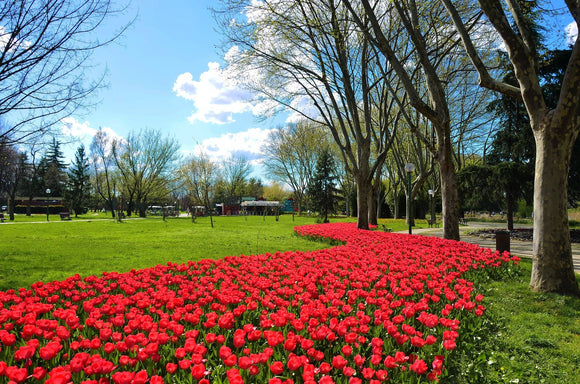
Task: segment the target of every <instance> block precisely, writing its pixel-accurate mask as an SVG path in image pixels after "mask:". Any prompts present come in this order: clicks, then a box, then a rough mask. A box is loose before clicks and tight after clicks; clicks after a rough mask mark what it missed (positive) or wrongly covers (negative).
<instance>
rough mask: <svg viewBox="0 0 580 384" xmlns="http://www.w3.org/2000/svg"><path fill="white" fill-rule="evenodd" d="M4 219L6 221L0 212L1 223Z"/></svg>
mask: <svg viewBox="0 0 580 384" xmlns="http://www.w3.org/2000/svg"><path fill="white" fill-rule="evenodd" d="M5 221H6V218H5V217H4V214H3V213H0V222H2V223H3V222H5Z"/></svg>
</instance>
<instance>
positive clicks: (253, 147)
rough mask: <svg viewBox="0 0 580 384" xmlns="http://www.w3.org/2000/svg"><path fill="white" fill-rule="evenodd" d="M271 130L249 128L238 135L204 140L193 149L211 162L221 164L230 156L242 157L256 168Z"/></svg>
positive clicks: (225, 135)
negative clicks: (202, 153)
mask: <svg viewBox="0 0 580 384" xmlns="http://www.w3.org/2000/svg"><path fill="white" fill-rule="evenodd" d="M272 131H273V129H261V128H250V129H248V130H247V131H243V132H238V133H226V134H224V135H222V136H220V137H212V138H209V139H206V140H204V141H203V142H202V143H201V144H199V145H198V146H197V147H196V148H195V150H194V151H195V152H196V153H199V151H203V152H204V153H205V154H206V155H207V156H208V157H209V158H210V159H211V160H213V161H216V162H221V161H223V160H226V159H228V158H229V157H231V156H235V157H238V156H243V157H245V158H246V159H247V160H248V161H249V162H250V164H252V165H254V166H256V165H259V164H260V163H261V162H262V159H263V156H264V155H263V153H262V146H263V145H264V143H265V142H266V139H267V138H268V135H269V134H270V132H272Z"/></svg>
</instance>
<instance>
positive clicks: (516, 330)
mask: <svg viewBox="0 0 580 384" xmlns="http://www.w3.org/2000/svg"><path fill="white" fill-rule="evenodd" d="M84 219H85V220H73V221H69V222H60V220H55V222H52V221H51V222H50V223H48V224H47V223H26V222H24V223H18V220H17V223H15V224H6V223H4V224H1V225H0V260H1V262H0V290H7V289H10V288H19V287H26V286H29V285H30V284H32V283H34V282H36V281H52V280H62V279H65V278H66V277H68V276H71V275H74V274H76V273H78V274H80V275H81V276H88V275H98V274H100V273H101V272H102V271H119V272H123V271H128V270H131V269H139V268H145V267H150V266H153V265H157V264H164V263H167V262H169V261H171V262H175V263H183V262H187V261H189V260H200V259H216V258H222V257H224V256H228V255H238V254H256V253H265V252H274V251H286V250H314V249H320V248H324V247H328V246H329V243H324V242H313V241H310V240H307V239H303V238H300V237H298V236H296V235H294V233H293V231H292V229H293V227H295V226H297V225H305V224H313V223H315V222H316V218H315V217H304V216H295V217H294V219H293V218H292V216H290V215H285V216H280V218H279V220H278V221H276V220H275V218H274V217H265V218H263V217H255V216H253V217H252V216H250V217H248V218H247V220H246V218H245V217H217V218H214V225H215V227H214V228H211V227H210V224H209V218H199V219H197V222H196V223H192V222H191V219H189V218H170V219H167V220H166V221H163V220H162V219H161V218H148V219H145V220H142V219H132V220H125V221H123V222H122V223H118V222H116V221H113V220H111V219H108V220H86V219H87V218H86V217H85V218H84ZM96 219H101V217H96ZM341 220H342V219H341ZM379 224H385V226H386V227H387V228H391V229H392V230H393V231H404V230H406V229H407V226H406V224H405V222H404V221H403V220H381V221H380V223H379ZM416 224H417V226H416V228H417V227H419V228H420V227H426V226H427V224H426V222H423V221H420V220H417V222H416ZM520 266H521V268H517V269H514V270H513V271H512V272H511V273H510V274H509V275H508V276H507V277H505V278H503V279H499V280H493V279H489V280H485V281H480V280H476V283H475V285H476V289H477V291H478V293H483V294H484V296H485V299H484V302H483V304H484V305H485V306H486V307H487V311H486V313H485V315H484V316H483V317H482V319H481V324H480V325H479V327H478V329H474V330H472V332H468V333H466V334H469V336H466V339H465V340H462V341H461V344H462V348H461V349H458V350H457V352H456V355H455V356H453V357H452V359H453V363H452V362H451V361H450V362H449V363H450V365H449V367H450V374H449V376H448V377H447V378H445V379H444V381H443V382H447V383H491V384H495V383H498V384H499V383H532V384H535V383H562V384H564V383H566V384H569V383H576V382H578V378H579V377H580V336H579V335H580V299H578V298H571V297H563V296H559V295H552V294H540V293H534V292H531V291H530V290H529V288H528V283H529V279H530V274H531V262H530V261H529V260H522V262H521V263H520ZM579 280H580V277H579Z"/></svg>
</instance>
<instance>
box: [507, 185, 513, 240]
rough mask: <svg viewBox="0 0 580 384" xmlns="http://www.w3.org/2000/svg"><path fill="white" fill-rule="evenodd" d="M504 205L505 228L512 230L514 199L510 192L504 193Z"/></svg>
mask: <svg viewBox="0 0 580 384" xmlns="http://www.w3.org/2000/svg"><path fill="white" fill-rule="evenodd" d="M506 205H507V228H508V230H510V231H513V230H514V206H515V199H514V197H513V196H512V194H511V193H506Z"/></svg>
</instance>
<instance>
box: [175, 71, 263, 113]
mask: <svg viewBox="0 0 580 384" xmlns="http://www.w3.org/2000/svg"><path fill="white" fill-rule="evenodd" d="M173 91H174V92H175V93H176V94H177V96H179V97H183V98H184V99H186V100H191V101H193V105H194V107H195V109H196V112H195V113H194V114H193V115H191V116H190V117H189V118H188V119H189V121H190V122H191V123H193V122H194V121H196V120H199V121H202V122H204V123H213V124H227V123H233V122H234V121H235V120H234V118H233V114H235V113H244V112H250V111H252V104H251V103H250V100H251V98H252V94H251V93H250V92H248V91H246V90H243V89H242V88H240V87H237V86H236V85H235V84H234V83H233V81H232V80H229V79H228V77H227V76H226V74H225V72H224V71H223V70H222V69H220V66H219V64H218V63H209V64H208V70H207V71H206V72H204V73H202V74H201V75H200V77H199V81H196V80H194V79H193V75H192V74H191V73H189V72H187V73H183V74H181V75H179V76H178V77H177V80H176V81H175V83H174V84H173Z"/></svg>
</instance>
